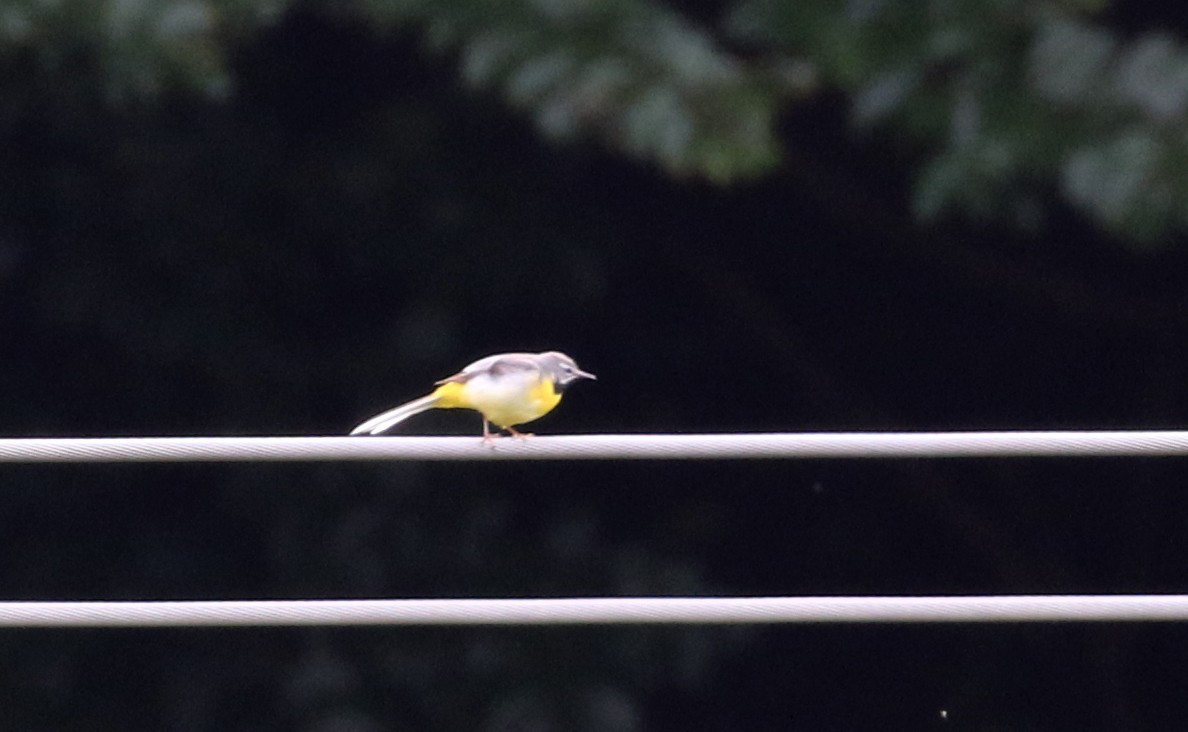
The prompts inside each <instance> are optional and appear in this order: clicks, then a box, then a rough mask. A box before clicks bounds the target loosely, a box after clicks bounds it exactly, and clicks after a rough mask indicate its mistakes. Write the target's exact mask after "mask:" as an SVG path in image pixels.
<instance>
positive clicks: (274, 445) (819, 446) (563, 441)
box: [0, 431, 1188, 463]
mask: <svg viewBox="0 0 1188 732" xmlns="http://www.w3.org/2000/svg"><path fill="white" fill-rule="evenodd" d="M1119 455H1131V456H1159V455H1188V432H1180V431H1174V432H1173V431H1162V432H1154V431H1132V432H848V433H847V432H819V433H803V434H784V433H759V434H711V435H630V434H628V435H562V436H550V437H534V438H532V439H526V440H520V439H515V438H511V437H501V438H497V439H495V440H493V441H492V442H490V443H483V442H482V441H481V440H480V439H479V438H478V437H121V438H65V439H38V438H18V439H0V462H23V463H40V462H185V461H206V462H210V461H220V462H221V461H307V460H614V459H649V460H672V459H693V458H701V459H738V458H923V457H1019V456H1031V457H1039V456H1049V457H1056V456H1119Z"/></svg>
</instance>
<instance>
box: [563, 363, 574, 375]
mask: <svg viewBox="0 0 1188 732" xmlns="http://www.w3.org/2000/svg"><path fill="white" fill-rule="evenodd" d="M561 370H562V371H564V372H565V373H567V374H572V373H573V367H572V366H570V365H569V364H567V363H563V364H561Z"/></svg>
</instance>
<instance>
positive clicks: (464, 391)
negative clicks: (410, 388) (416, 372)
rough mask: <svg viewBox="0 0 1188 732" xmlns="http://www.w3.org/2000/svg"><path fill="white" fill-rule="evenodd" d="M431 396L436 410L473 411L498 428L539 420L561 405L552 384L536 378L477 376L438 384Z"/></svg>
mask: <svg viewBox="0 0 1188 732" xmlns="http://www.w3.org/2000/svg"><path fill="white" fill-rule="evenodd" d="M433 393H434V395H435V396H436V397H437V398H438V402H437V406H438V407H442V408H445V409H452V408H462V409H473V410H475V411H477V412H479V413H481V414H482V415H483V416H484V417H486V419H487V421H488V422H492V423H494V424H495V425H497V426H499V427H514V426H516V425H518V424H524V423H525V422H531V421H532V420H534V419H539V418H541V417H543V416H544V415H546V414H548V413H549V412H551V411H553V407H556V406H557V405H558V404H559V403H560V402H561V395H560V394H558V393H557V390H556V389H554V388H553V383H552V382H551V381H549V380H547V379H540V378H539V377H537V376H536V375H533V378H532V379H531V380H526V379H519V378H512V377H504V378H500V379H497V380H496V379H488V378H484V377H477V378H474V379H471V380H470V381H468V382H465V383H449V384H442V385H441V386H439V387H438V388H437V390H436V391H435V392H433Z"/></svg>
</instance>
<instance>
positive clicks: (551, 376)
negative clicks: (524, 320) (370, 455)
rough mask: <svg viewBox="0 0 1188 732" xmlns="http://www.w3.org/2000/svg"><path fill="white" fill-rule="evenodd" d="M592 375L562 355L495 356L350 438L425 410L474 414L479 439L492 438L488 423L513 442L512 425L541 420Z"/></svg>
mask: <svg viewBox="0 0 1188 732" xmlns="http://www.w3.org/2000/svg"><path fill="white" fill-rule="evenodd" d="M593 378H596V377H595V376H594V374H590V373H586V372H585V371H582V370H581V369H579V368H578V365H577V364H576V363H574V360H573V359H572V358H570V357H569V356H566V355H565V354H564V353H559V352H557V351H545V352H544V353H500V354H498V355H495V356H487V357H486V358H481V359H479V360H478V361H475V362H474V363H472V364H470V365H469V366H467V367H466V368H464V369H462V370H461V371H459V372H458V373H456V374H454V375H453V376H451V377H449V378H446V379H442V380H441V381H438V382H436V384H437V388H436V389H434V390H433V393H431V394H428V395H426V396H423V397H421V398H420V399H414V400H412V401H411V402H408V403H407V404H401V405H400V406H399V407H395V408H393V409H389V410H388V411H386V412H384V413H383V414H377V415H375V416H374V417H372V418H371V419H369V420H367V421H366V422H364V423H363V424H361V425H359V426H358V427H356V428H355V429H353V430H351V434H352V435H362V434H371V435H378V434H380V433H381V432H386V431H387V430H388V429H390V428H391V427H393V426H394V425H396V424H398V423H400V422H403V421H404V420H406V419H408V418H409V417H411V416H413V415H414V414H420V413H421V412H425V411H428V410H430V409H455V408H462V409H473V410H475V411H476V412H478V413H479V414H481V415H482V416H483V440H484V441H489V440H490V439H491V430H490V427H489V425H488V423H494V424H495V425H496V426H497V427H499V428H500V429H503V430H507V431H508V432H510V433H511V434H512V435H514V436H516V437H526V436H528V435H526V434H524V433H521V432H517V431H516V429H515V426H516V425H518V424H524V423H525V422H531V421H532V420H534V419H540V418H541V417H543V416H545V415H546V414H548V413H549V412H551V411H553V407H555V406H557V405H558V404H559V403H560V402H561V394H562V392H564V391H565V389H566V387H568V386H569V385H570V384H572V383H573V382H575V381H577V380H578V379H593Z"/></svg>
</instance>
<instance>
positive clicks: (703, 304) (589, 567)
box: [0, 11, 1188, 732]
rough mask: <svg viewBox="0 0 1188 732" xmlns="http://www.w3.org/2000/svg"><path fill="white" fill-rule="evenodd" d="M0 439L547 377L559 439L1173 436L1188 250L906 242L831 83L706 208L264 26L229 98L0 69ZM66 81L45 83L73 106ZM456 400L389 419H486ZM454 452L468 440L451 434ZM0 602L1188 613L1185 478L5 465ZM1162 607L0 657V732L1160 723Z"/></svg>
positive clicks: (407, 65)
mask: <svg viewBox="0 0 1188 732" xmlns="http://www.w3.org/2000/svg"><path fill="white" fill-rule="evenodd" d="M6 61H7V69H8V72H7V73H6V74H5V78H4V81H3V86H0V95H2V97H0V98H2V99H3V101H4V104H5V106H6V107H7V109H8V111H7V112H6V118H5V120H4V126H3V133H4V139H3V149H4V151H5V152H4V158H5V159H4V162H3V167H4V170H3V180H2V182H0V190H2V193H0V309H2V312H3V319H2V321H0V354H2V356H0V388H2V390H3V393H4V394H5V395H7V399H5V400H4V404H5V408H4V410H3V413H4V418H5V427H4V433H5V434H6V435H7V436H14V437H20V436H53V437H67V436H141V435H326V434H342V433H344V432H346V431H347V430H349V429H350V427H351V426H353V425H354V424H356V423H357V422H359V421H361V420H362V419H363V418H365V417H367V416H370V415H371V414H373V413H375V412H377V411H379V410H381V409H383V408H386V407H388V406H392V405H395V404H397V403H399V402H400V401H403V400H406V399H409V398H412V397H415V396H418V395H420V394H421V393H423V392H424V391H425V390H426V389H427V388H428V387H429V385H430V384H431V383H432V381H433V380H435V379H437V378H441V377H442V376H445V375H448V374H450V373H453V372H454V371H455V370H457V369H458V368H460V367H461V366H462V365H464V364H465V363H467V362H469V361H471V360H473V359H475V358H478V357H481V356H484V355H487V354H490V353H494V352H500V351H508V350H544V349H560V350H563V351H565V352H567V353H569V354H571V355H573V356H574V357H575V358H576V359H577V360H578V362H579V363H580V364H581V365H582V367H583V368H586V369H588V370H590V371H593V372H595V373H596V374H597V375H598V377H599V380H598V381H597V382H591V383H582V384H580V385H579V386H578V387H577V388H575V389H574V390H573V391H572V392H571V393H570V394H569V395H568V396H567V397H566V401H565V403H564V404H563V405H562V406H561V407H560V408H559V409H557V410H556V411H555V412H553V413H552V414H550V415H549V416H548V417H546V418H544V419H542V420H540V421H539V422H537V423H534V424H533V426H532V429H534V430H535V431H537V432H540V433H544V434H548V433H586V432H593V433H603V432H609V433H615V432H731V431H800V430H806V431H807V430H883V429H894V430H948V429H1020V428H1037V429H1048V428H1052V429H1065V428H1068V429H1096V428H1178V427H1180V426H1182V425H1183V423H1184V421H1185V415H1186V413H1188V373H1185V367H1184V363H1185V345H1184V343H1185V336H1186V335H1188V308H1186V307H1185V305H1186V303H1185V297H1186V294H1185V293H1186V289H1185V285H1186V284H1188V270H1186V269H1185V261H1184V254H1183V247H1182V241H1181V240H1180V239H1178V238H1176V237H1174V236H1168V237H1166V238H1165V239H1164V240H1163V241H1162V243H1161V245H1160V246H1158V247H1147V248H1144V249H1140V250H1136V249H1135V248H1133V247H1130V246H1128V245H1127V244H1126V242H1125V241H1124V240H1122V239H1120V238H1118V237H1117V236H1115V235H1112V234H1106V233H1103V231H1102V230H1100V229H1099V228H1098V227H1097V226H1096V225H1095V224H1094V223H1093V222H1092V221H1091V220H1088V219H1086V218H1085V217H1084V216H1083V215H1081V214H1080V213H1078V212H1075V211H1072V210H1069V209H1068V208H1066V207H1065V204H1063V203H1062V202H1061V201H1060V200H1058V199H1057V198H1056V197H1053V198H1052V200H1051V201H1050V202H1049V204H1050V216H1049V217H1048V218H1047V219H1046V220H1045V221H1044V222H1043V223H1042V225H1040V226H1038V227H1037V228H1034V229H1031V230H1022V229H1019V228H1017V227H1014V226H1011V225H1008V224H1005V223H1002V222H995V221H985V220H968V219H961V218H957V219H947V220H943V221H940V222H933V223H930V224H922V223H920V222H919V220H918V219H916V218H914V217H913V215H912V213H911V205H910V195H911V194H910V178H911V171H912V169H913V166H914V165H915V164H916V163H917V162H918V156H919V155H920V150H919V149H918V148H917V147H915V146H914V145H912V144H897V143H896V141H895V140H894V139H892V137H891V136H889V135H885V134H868V135H857V134H855V133H854V131H853V130H852V129H851V128H850V127H849V125H848V122H847V102H846V99H845V98H844V97H842V96H841V95H835V94H831V93H828V92H824V93H821V94H819V95H816V96H815V97H813V98H812V99H810V100H806V101H804V102H802V103H799V104H797V105H795V106H794V107H793V108H790V109H789V110H788V111H787V113H786V114H785V115H784V116H783V117H782V119H781V121H780V127H779V136H780V139H782V140H785V141H787V142H788V143H789V145H788V150H787V159H786V160H785V162H784V163H783V164H782V165H781V166H780V167H779V168H778V169H776V170H774V171H773V172H772V173H770V174H769V175H767V176H765V177H762V178H760V179H756V180H753V181H749V182H738V183H736V184H734V185H731V186H727V187H723V186H717V185H712V184H709V183H707V182H704V181H701V180H699V179H698V178H696V177H695V176H694V177H686V178H680V177H677V178H674V177H673V176H671V175H669V174H667V173H665V172H663V171H661V170H659V169H657V168H655V167H654V166H652V165H649V164H648V163H646V162H640V161H636V160H631V159H627V158H625V157H623V156H620V155H616V154H614V153H613V152H611V151H608V150H607V149H605V148H604V147H603V146H601V145H598V144H595V143H591V142H587V143H581V142H579V143H572V144H560V143H556V142H548V141H544V140H542V139H541V138H540V136H539V135H538V134H537V133H536V131H535V130H534V129H533V128H532V126H531V124H530V123H529V122H528V121H526V120H525V119H524V118H523V116H522V115H520V114H518V113H516V112H514V111H509V110H508V109H507V108H506V107H505V106H504V105H503V104H502V103H501V102H500V100H499V99H497V98H495V97H494V96H493V95H490V94H486V93H483V92H481V91H478V92H476V91H474V90H472V89H463V88H462V87H461V86H460V84H459V82H458V80H457V78H456V73H455V69H454V59H451V58H449V57H448V55H447V56H446V57H431V56H427V55H426V54H425V53H424V52H423V50H422V49H421V48H420V46H419V44H418V41H417V39H416V37H415V35H414V34H412V33H409V34H401V33H390V34H377V33H375V32H374V31H373V30H371V29H369V28H368V27H367V26H365V25H363V24H358V23H352V22H350V21H349V20H344V19H342V18H339V17H332V16H327V15H324V14H319V13H315V12H303V11H293V12H291V13H290V14H289V15H288V16H287V17H285V18H284V19H283V20H281V21H279V22H278V23H277V24H276V25H275V26H273V27H271V28H269V29H267V30H266V31H263V32H261V33H260V34H259V35H258V36H255V37H254V38H252V39H251V40H250V42H243V43H241V44H239V45H238V46H236V48H235V53H234V55H233V72H234V76H235V78H236V80H237V88H236V90H235V93H234V94H233V95H231V96H230V97H228V98H227V99H225V100H222V101H210V100H208V99H204V98H201V97H196V96H194V95H192V94H188V93H185V92H184V91H178V92H169V91H167V92H165V93H163V94H162V95H161V96H160V97H159V98H158V99H156V100H155V101H154V102H153V103H152V104H112V103H111V100H110V99H108V98H106V97H105V95H104V91H103V88H102V85H101V84H98V83H96V79H98V78H100V74H101V72H102V70H101V69H97V68H90V67H88V66H87V65H86V64H85V63H82V64H80V65H79V67H78V68H77V69H76V73H75V74H73V75H68V76H53V75H49V77H48V78H50V79H53V80H54V81H55V83H53V84H48V83H45V82H46V81H47V72H46V71H45V70H44V68H42V67H40V66H39V65H38V63H37V62H36V59H34V58H31V57H23V56H16V57H9V58H7V59H6ZM64 79H69V81H64ZM477 429H478V420H477V418H475V417H474V415H473V414H465V413H457V412H441V413H433V414H428V415H423V416H422V417H418V418H417V419H416V421H413V422H410V423H408V424H407V425H405V426H404V427H403V428H402V431H405V432H412V433H437V434H477ZM476 439H477V438H476ZM0 475H2V478H0V480H2V481H3V487H2V490H0V595H2V596H3V598H4V599H12V600H16V599H62V600H71V599H79V600H82V599H233V598H349V597H365V598H372V597H391V598H402V597H540V596H544V597H549V596H558V597H568V596H613V595H695V596H696V595H818V594H843V595H845V594H855V595H865V594H896V595H914V594H963V593H975V594H983V593H984V594H1010V593H1146V592H1156V593H1160V592H1172V593H1174V592H1182V591H1183V590H1184V587H1185V584H1186V582H1188V573H1186V570H1185V566H1186V565H1185V552H1186V550H1188V539H1186V538H1185V526H1186V524H1188V501H1186V499H1185V495H1184V490H1183V489H1184V478H1185V477H1186V475H1188V473H1186V465H1185V462H1184V461H1183V460H1181V459H1178V458H1175V459H1158V460H1142V459H1129V458H1127V459H1067V460H1064V459H1033V460H1025V459H1010V460H943V461H942V460H911V461H882V460H871V461H772V462H763V463H746V462H688V463H680V462H663V463H650V462H631V463H616V462H606V463H581V464H570V463H563V462H558V463H524V464H510V463H509V464H462V463H457V464H453V463H433V464H403V463H401V464H392V465H386V464H374V463H368V464H349V463H342V464H324V465H323V464H314V465H275V464H261V465H248V464H233V465H155V466H137V465H76V466H24V465H7V466H5V467H4V468H3V470H2V471H0ZM1186 642H1188V632H1186V631H1185V629H1184V628H1183V627H1182V626H1181V625H1179V624H1174V623H1166V624H1151V625H1136V624H1098V625H1084V624H1068V625H1002V626H969V625H957V626H917V625H906V626H873V625H872V626H773V627H750V628H744V629H740V628H723V627H690V628H677V629H673V628H663V627H609V628H529V629H509V628H482V629H474V628H450V629H446V628H435V629H424V628H371V629H267V630H262V629H235V630H217V629H203V630H119V631H113V630H100V631H96V630H77V631H65V630H53V631H50V630H20V631H17V630H8V631H3V632H2V633H0V643H2V644H3V649H4V652H3V653H2V654H0V674H2V677H3V679H4V682H3V684H2V685H0V688H2V689H3V690H4V697H5V698H4V699H3V702H2V704H0V709H2V710H3V714H4V717H5V719H6V720H8V721H7V722H6V725H5V726H8V727H10V728H12V729H55V730H90V729H176V730H240V729H242V730H247V729H303V730H318V731H319V732H326V731H330V730H334V731H338V730H342V731H349V732H357V731H370V730H390V729H410V730H421V729H426V730H447V729H467V730H474V729H481V730H525V731H527V730H554V729H557V730H561V729H565V730H587V729H588V730H594V729H616V730H633V729H639V730H643V729H649V730H687V729H713V730H737V729H755V730H784V729H804V730H820V729H870V728H880V729H894V728H911V729H987V730H988V729H1057V728H1074V727H1075V728H1113V729H1153V728H1160V729H1168V728H1174V727H1175V726H1176V722H1177V721H1178V720H1180V719H1182V718H1183V717H1182V714H1183V713H1184V711H1185V710H1184V707H1183V704H1182V702H1181V698H1182V689H1181V687H1182V679H1183V677H1184V672H1185V670H1186V661H1188V650H1186V646H1185V643H1186Z"/></svg>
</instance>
